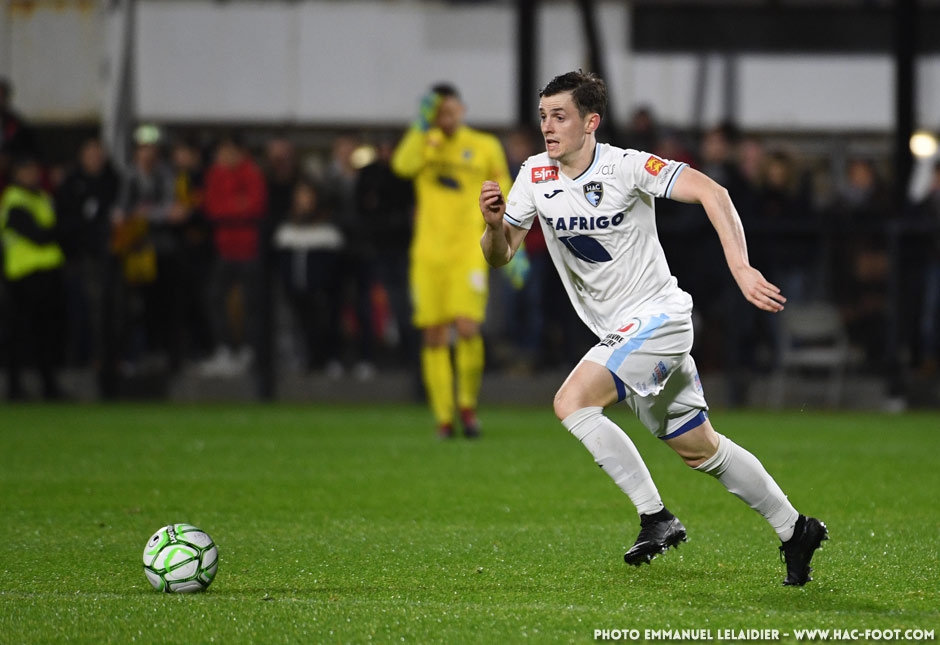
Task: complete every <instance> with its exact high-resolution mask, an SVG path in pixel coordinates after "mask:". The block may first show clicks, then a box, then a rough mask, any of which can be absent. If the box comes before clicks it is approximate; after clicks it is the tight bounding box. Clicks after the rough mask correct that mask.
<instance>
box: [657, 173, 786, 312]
mask: <svg viewBox="0 0 940 645" xmlns="http://www.w3.org/2000/svg"><path fill="white" fill-rule="evenodd" d="M671 198H672V199H674V200H676V201H680V202H686V203H689V204H701V205H702V207H703V208H704V209H705V214H706V215H708V219H709V221H710V222H711V223H712V226H713V227H715V231H717V233H718V239H719V240H720V241H721V247H722V249H724V252H725V260H726V261H727V262H728V268H729V269H731V275H732V276H734V279H735V282H737V284H738V287H739V288H740V289H741V293H743V294H744V297H745V298H746V299H747V301H748V302H750V303H751V304H753V305H754V306H755V307H757V308H759V309H763V310H764V311H770V312H777V311H781V310H782V309H783V303H785V302H786V301H787V299H786V298H785V297H784V296H783V294H781V293H780V289H779V288H778V287H777V286H776V285H774V284H772V283H771V282H769V281H768V280H767V279H766V278H764V276H763V275H762V274H761V272H760V271H758V270H757V269H755V268H754V267H752V266H751V263H750V261H749V260H748V257H747V241H746V239H745V237H744V227H743V226H742V225H741V218H740V217H739V216H738V211H737V210H736V209H735V207H734V204H733V203H732V202H731V197H730V196H729V195H728V191H727V189H725V187H724V186H722V185H721V184H719V183H717V182H716V181H714V180H713V179H711V178H710V177H708V176H706V175H704V174H702V173H701V172H699V171H697V170H695V169H694V168H685V169H684V170H683V171H682V173H681V174H680V175H679V177H678V178H677V179H676V185H675V186H674V187H673V189H672V195H671Z"/></svg>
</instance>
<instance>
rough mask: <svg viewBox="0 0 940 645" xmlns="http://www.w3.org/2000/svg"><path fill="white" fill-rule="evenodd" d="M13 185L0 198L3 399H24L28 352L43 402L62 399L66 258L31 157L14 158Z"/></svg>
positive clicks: (37, 167) (39, 171)
mask: <svg viewBox="0 0 940 645" xmlns="http://www.w3.org/2000/svg"><path fill="white" fill-rule="evenodd" d="M12 179H13V181H12V183H11V184H10V185H9V186H7V188H6V189H5V190H4V191H3V195H2V196H0V235H2V237H0V239H2V241H3V256H4V257H3V277H4V279H5V281H6V287H7V292H8V294H9V296H10V305H11V306H10V311H9V314H10V321H9V322H10V324H9V338H8V341H9V342H8V344H7V345H8V348H7V375H8V378H7V395H8V398H9V399H10V400H11V401H15V400H22V399H24V398H25V392H24V390H23V386H22V382H21V379H20V372H21V368H22V367H23V366H24V364H25V363H26V359H27V358H28V357H29V356H28V352H29V351H30V349H31V350H32V352H33V358H34V361H35V365H36V367H37V368H38V370H39V375H40V377H41V379H42V386H43V398H45V399H46V400H57V399H61V398H62V396H63V394H62V389H61V388H60V387H59V381H58V378H57V376H56V363H57V362H58V359H59V358H60V356H61V343H62V339H63V338H64V333H63V332H64V327H63V323H64V320H65V297H64V288H63V275H62V266H63V264H64V263H65V256H64V254H63V253H62V249H61V248H60V247H59V243H58V241H57V239H56V235H57V231H56V216H55V209H54V207H53V201H52V198H51V197H50V196H49V195H48V194H47V193H46V192H44V191H43V190H42V188H41V181H42V169H41V166H40V164H39V161H38V160H37V159H36V158H35V157H31V156H26V157H21V158H18V159H16V160H15V161H14V164H13V173H12Z"/></svg>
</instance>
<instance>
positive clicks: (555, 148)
mask: <svg viewBox="0 0 940 645" xmlns="http://www.w3.org/2000/svg"><path fill="white" fill-rule="evenodd" d="M593 117H594V115H591V114H588V115H586V116H585V117H583V118H582V117H581V115H579V114H578V108H577V107H576V106H575V104H574V100H573V99H572V98H571V92H563V93H561V94H556V95H554V96H543V97H542V100H541V101H540V102H539V121H540V123H541V128H542V137H544V139H545V151H546V152H547V153H548V157H549V159H555V160H557V161H559V162H561V163H562V164H564V163H565V162H566V161H571V160H574V159H575V158H576V157H577V156H578V153H580V152H581V151H582V150H583V149H584V146H585V144H587V142H588V135H589V134H590V133H591V132H593V131H594V128H593V127H592V119H593Z"/></svg>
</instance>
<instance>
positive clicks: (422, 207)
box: [392, 126, 512, 262]
mask: <svg viewBox="0 0 940 645" xmlns="http://www.w3.org/2000/svg"><path fill="white" fill-rule="evenodd" d="M392 169H393V170H394V171H395V173H397V174H398V175H400V176H402V177H405V178H410V179H413V180H414V184H415V196H416V199H417V213H416V215H415V232H414V239H413V242H412V246H411V253H412V259H415V260H426V261H432V262H433V261H441V262H444V261H450V260H463V259H464V258H467V257H472V254H476V255H478V256H479V257H480V258H481V260H482V258H483V254H482V252H481V251H480V236H481V235H482V234H483V228H484V223H483V216H482V215H481V214H480V206H479V197H480V187H481V186H482V185H483V182H484V181H486V180H493V181H497V182H499V185H500V187H501V188H502V189H503V194H504V195H508V194H509V188H510V185H511V183H512V180H511V179H510V177H509V168H508V166H507V164H506V155H505V154H504V152H503V147H502V144H500V142H499V139H497V138H496V137H495V136H493V135H491V134H487V133H485V132H480V131H478V130H474V129H473V128H469V127H467V126H461V127H460V128H458V129H457V131H456V132H455V133H454V136H453V137H450V138H447V137H445V136H444V133H443V132H441V130H440V129H437V128H432V129H431V130H430V131H428V132H422V131H421V130H419V129H418V128H411V129H410V130H409V131H408V133H407V134H406V135H405V136H404V138H403V139H402V141H401V143H399V144H398V148H397V149H396V150H395V154H394V155H393V157H392Z"/></svg>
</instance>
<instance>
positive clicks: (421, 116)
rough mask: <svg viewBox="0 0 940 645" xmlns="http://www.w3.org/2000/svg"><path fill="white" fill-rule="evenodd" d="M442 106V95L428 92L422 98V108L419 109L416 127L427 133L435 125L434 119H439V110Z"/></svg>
mask: <svg viewBox="0 0 940 645" xmlns="http://www.w3.org/2000/svg"><path fill="white" fill-rule="evenodd" d="M440 105H441V95H440V94H437V93H436V92H428V93H427V94H425V95H424V96H423V97H421V106H420V108H419V109H418V118H417V119H416V120H415V122H414V126H415V127H416V128H418V129H419V130H421V132H427V131H428V130H430V129H431V126H433V125H434V119H435V118H436V117H437V108H438V107H440Z"/></svg>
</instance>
